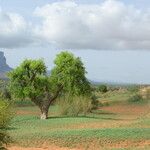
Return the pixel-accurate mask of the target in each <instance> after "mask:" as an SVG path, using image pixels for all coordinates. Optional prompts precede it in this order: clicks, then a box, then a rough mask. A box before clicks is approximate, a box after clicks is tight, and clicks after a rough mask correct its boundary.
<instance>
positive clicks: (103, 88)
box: [98, 85, 108, 93]
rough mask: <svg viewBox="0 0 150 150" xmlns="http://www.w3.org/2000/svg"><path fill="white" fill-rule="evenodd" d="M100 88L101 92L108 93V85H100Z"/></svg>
mask: <svg viewBox="0 0 150 150" xmlns="http://www.w3.org/2000/svg"><path fill="white" fill-rule="evenodd" d="M98 89H99V91H100V92H102V93H106V92H107V91H108V89H107V86H106V85H99V86H98Z"/></svg>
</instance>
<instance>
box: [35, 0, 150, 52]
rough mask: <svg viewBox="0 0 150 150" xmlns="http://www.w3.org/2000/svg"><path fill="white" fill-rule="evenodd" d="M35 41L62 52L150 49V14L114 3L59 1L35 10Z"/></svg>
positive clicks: (109, 1)
mask: <svg viewBox="0 0 150 150" xmlns="http://www.w3.org/2000/svg"><path fill="white" fill-rule="evenodd" d="M34 14H35V15H36V16H37V17H40V18H41V22H40V24H38V25H36V27H35V28H34V33H35V34H36V36H37V37H38V38H40V39H41V40H43V41H47V42H48V43H50V44H53V45H55V46H57V47H59V48H62V49H65V48H66V49H97V50H101V49H106V50H107V49H113V50H122V49H129V50H138V49H139V50H142V49H150V11H148V10H140V9H137V8H135V7H134V6H131V5H127V4H124V3H123V2H121V1H117V0H106V1H104V2H103V3H100V4H78V3H76V2H75V1H69V0H68V1H60V2H54V3H50V4H47V5H45V6H42V7H38V8H36V10H35V12H34Z"/></svg>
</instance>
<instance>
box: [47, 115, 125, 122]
mask: <svg viewBox="0 0 150 150" xmlns="http://www.w3.org/2000/svg"><path fill="white" fill-rule="evenodd" d="M78 118H83V119H86V118H87V119H96V120H116V121H117V120H125V119H120V118H113V117H102V116H92V115H91V116H90V115H89V116H88V115H86V116H74V117H72V116H51V117H48V119H78Z"/></svg>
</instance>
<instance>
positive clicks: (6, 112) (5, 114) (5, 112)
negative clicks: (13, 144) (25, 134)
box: [0, 100, 12, 149]
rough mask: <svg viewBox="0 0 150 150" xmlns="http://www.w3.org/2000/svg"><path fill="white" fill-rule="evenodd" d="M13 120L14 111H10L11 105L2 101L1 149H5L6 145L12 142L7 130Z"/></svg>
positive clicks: (0, 104)
mask: <svg viewBox="0 0 150 150" xmlns="http://www.w3.org/2000/svg"><path fill="white" fill-rule="evenodd" d="M11 119H12V111H11V109H10V104H9V103H8V102H6V101H4V100H0V149H4V147H3V146H4V144H7V143H8V142H9V141H10V137H9V136H8V134H7V131H6V130H7V128H8V126H9V123H10V120H11Z"/></svg>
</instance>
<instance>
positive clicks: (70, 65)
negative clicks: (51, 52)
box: [51, 52, 91, 96]
mask: <svg viewBox="0 0 150 150" xmlns="http://www.w3.org/2000/svg"><path fill="white" fill-rule="evenodd" d="M54 63H55V67H54V68H53V69H52V72H51V79H52V82H53V83H55V85H62V86H63V92H64V93H65V94H66V93H67V94H68V95H73V96H77V95H90V94H91V87H90V83H89V82H88V80H87V79H86V77H85V74H86V70H85V68H84V65H83V63H82V61H81V59H80V58H79V57H75V56H74V55H73V54H72V53H69V52H61V53H60V54H58V55H57V57H56V59H55V61H54Z"/></svg>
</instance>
